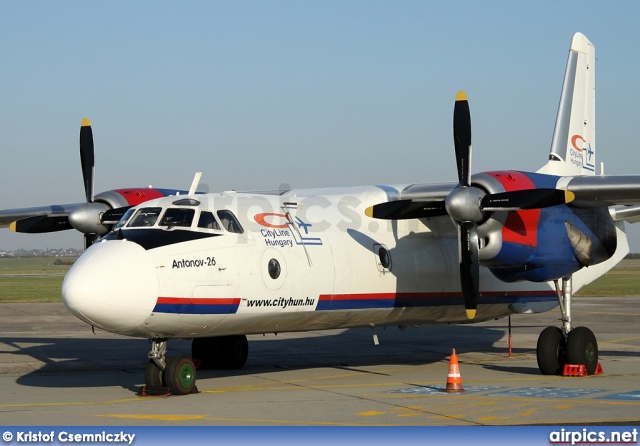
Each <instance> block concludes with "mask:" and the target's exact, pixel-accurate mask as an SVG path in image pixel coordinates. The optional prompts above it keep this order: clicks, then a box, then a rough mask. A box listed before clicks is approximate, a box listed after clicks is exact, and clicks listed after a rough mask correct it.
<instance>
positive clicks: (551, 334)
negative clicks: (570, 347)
mask: <svg viewBox="0 0 640 446" xmlns="http://www.w3.org/2000/svg"><path fill="white" fill-rule="evenodd" d="M536 357H537V359H538V368H539V369H540V372H542V374H543V375H559V374H561V373H562V368H563V367H564V364H565V361H564V336H563V335H562V330H560V329H559V328H558V327H547V328H545V329H544V330H542V333H540V336H539V337H538V345H537V347H536Z"/></svg>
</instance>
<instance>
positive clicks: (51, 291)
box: [0, 257, 71, 303]
mask: <svg viewBox="0 0 640 446" xmlns="http://www.w3.org/2000/svg"><path fill="white" fill-rule="evenodd" d="M55 261H56V258H54V257H23V258H10V257H8V258H0V303H7V302H60V301H61V299H62V297H61V292H60V290H61V288H62V280H63V279H64V275H65V274H66V272H67V271H69V268H70V267H71V266H70V265H54V262H55Z"/></svg>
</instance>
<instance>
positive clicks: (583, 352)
mask: <svg viewBox="0 0 640 446" xmlns="http://www.w3.org/2000/svg"><path fill="white" fill-rule="evenodd" d="M554 283H555V285H556V292H557V294H558V302H559V304H560V311H561V312H562V328H558V327H547V328H545V329H544V330H542V333H540V336H539V337H538V345H537V347H536V357H537V359H538V368H539V369H540V372H541V373H542V374H543V375H561V374H562V373H563V369H564V366H565V364H575V365H584V366H585V368H586V370H587V374H589V375H593V374H594V373H595V371H596V368H597V366H598V342H597V341H596V337H595V335H594V334H593V332H592V331H591V330H589V329H588V328H587V327H576V328H574V329H572V328H571V291H572V290H571V277H570V276H569V277H565V278H563V279H562V288H561V287H560V285H559V283H558V281H557V280H555V281H554Z"/></svg>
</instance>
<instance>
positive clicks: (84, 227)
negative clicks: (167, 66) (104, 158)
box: [69, 118, 111, 249]
mask: <svg viewBox="0 0 640 446" xmlns="http://www.w3.org/2000/svg"><path fill="white" fill-rule="evenodd" d="M80 165H81V167H82V181H83V183H84V193H85V197H86V200H87V204H84V205H82V206H79V207H78V208H76V209H74V210H73V211H71V212H70V213H69V224H70V225H71V226H72V227H73V228H75V229H77V230H78V231H80V232H82V233H83V234H84V247H85V249H86V248H88V247H89V246H91V245H92V244H93V243H94V242H95V241H96V240H98V238H100V235H102V234H104V233H106V232H107V229H106V228H105V227H104V226H102V221H101V218H102V215H103V214H104V212H106V211H107V210H109V209H111V208H110V206H107V205H106V204H103V203H94V201H93V200H94V194H93V180H94V172H95V154H94V148H93V131H92V130H91V121H89V119H88V118H84V119H83V120H82V123H81V125H80Z"/></svg>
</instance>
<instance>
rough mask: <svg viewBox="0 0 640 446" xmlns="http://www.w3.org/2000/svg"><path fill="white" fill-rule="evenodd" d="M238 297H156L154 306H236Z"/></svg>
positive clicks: (238, 300)
mask: <svg viewBox="0 0 640 446" xmlns="http://www.w3.org/2000/svg"><path fill="white" fill-rule="evenodd" d="M239 303H240V298H239V297H221V298H218V297H158V301H157V302H156V304H169V305H171V304H180V305H237V304H239Z"/></svg>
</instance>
